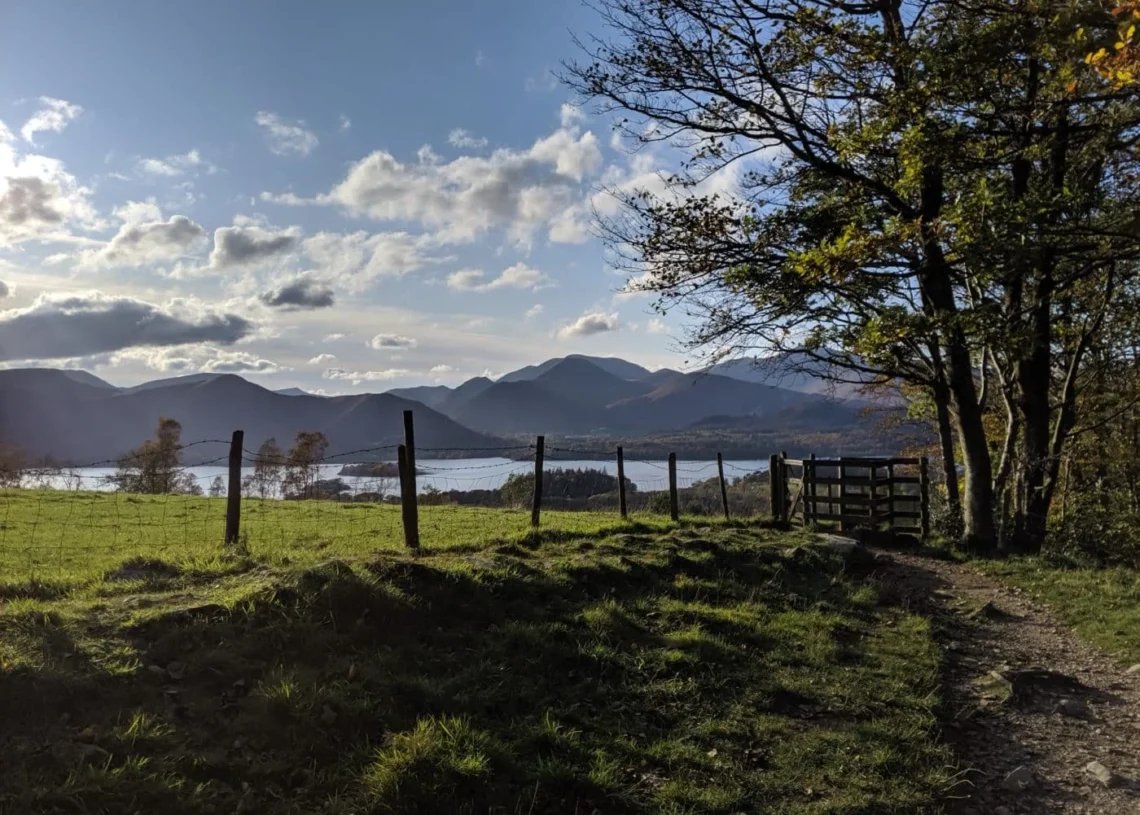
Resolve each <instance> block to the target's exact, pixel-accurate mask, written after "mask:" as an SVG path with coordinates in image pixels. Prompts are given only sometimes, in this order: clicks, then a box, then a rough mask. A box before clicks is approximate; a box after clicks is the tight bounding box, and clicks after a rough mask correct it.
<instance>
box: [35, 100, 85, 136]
mask: <svg viewBox="0 0 1140 815" xmlns="http://www.w3.org/2000/svg"><path fill="white" fill-rule="evenodd" d="M40 105H41V107H40V109H39V110H37V111H36V112H35V113H33V114H32V116H31V118H30V119H28V121H26V122H24V126H23V127H21V128H20V135H21V136H23V137H24V141H26V142H28V143H29V144H35V143H36V142H35V139H34V138H33V137H34V136H35V135H36V134H37V133H47V132H51V133H62V132H63V129H64V128H65V127H67V126H68V124H70V123H71V122H72V121H74V120H75V119H76V118H77V117H78V116H79V114H81V113H82V112H83V108H81V107H80V106H79V105H73V104H72V103H71V102H66V101H64V100H63V99H53V98H52V97H50V96H41V97H40Z"/></svg>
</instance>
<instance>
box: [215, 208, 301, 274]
mask: <svg viewBox="0 0 1140 815" xmlns="http://www.w3.org/2000/svg"><path fill="white" fill-rule="evenodd" d="M242 223H246V224H248V219H243V220H242ZM300 237H301V230H300V229H298V228H297V227H290V228H288V229H281V230H273V229H266V228H265V227H262V226H253V225H239V226H223V227H219V228H218V229H216V230H214V250H213V251H212V252H211V253H210V268H211V269H214V270H224V269H230V268H234V267H242V266H256V265H258V264H260V263H264V262H266V261H268V260H272V259H273V258H276V257H280V256H282V255H286V254H288V253H290V252H292V251H293V250H294V249H295V248H296V247H297V245H298V242H299V240H300Z"/></svg>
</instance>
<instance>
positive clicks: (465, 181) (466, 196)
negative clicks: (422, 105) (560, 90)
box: [262, 127, 602, 245]
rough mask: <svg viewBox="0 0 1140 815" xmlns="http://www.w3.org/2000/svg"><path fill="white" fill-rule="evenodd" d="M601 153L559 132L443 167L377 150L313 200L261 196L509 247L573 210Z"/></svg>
mask: <svg viewBox="0 0 1140 815" xmlns="http://www.w3.org/2000/svg"><path fill="white" fill-rule="evenodd" d="M601 164H602V155H601V151H600V150H599V148H598V142H597V139H596V138H595V136H594V134H593V133H590V132H586V133H580V132H579V130H578V128H576V127H574V128H561V129H559V130H557V131H555V132H554V133H552V134H551V135H549V136H547V137H545V138H542V139H539V140H538V141H536V142H535V143H534V144H533V145H532V146H531V147H530V148H529V149H527V150H509V149H500V150H495V151H494V152H493V153H491V155H489V156H486V157H481V156H460V157H459V158H456V159H454V160H452V161H449V162H446V163H442V162H441V163H432V162H425V161H423V155H421V156H420V161H419V163H416V164H404V163H401V162H400V161H398V160H397V159H396V158H395V157H394V156H393V155H392V154H391V153H387V152H385V151H383V150H378V151H376V152H374V153H372V154H371V155H369V156H367V157H365V158H364V159H362V160H361V161H359V162H357V163H356V164H355V165H353V166H352V167H351V168H350V169H349V171H348V175H347V176H346V177H345V179H344V181H342V182H341V183H340V184H338V185H337V186H336V187H334V188H333V189H332V190H331V191H330V192H329V193H327V194H324V195H319V196H317V197H316V198H313V199H302V198H298V197H297V196H295V195H292V194H285V195H272V194H268V193H266V194H263V195H262V198H263V199H264V200H269V201H274V202H276V203H281V204H291V205H299V204H324V205H337V206H340V207H343V208H344V209H345V210H347V211H348V212H350V213H351V214H353V215H359V216H366V217H369V218H373V219H374V220H377V221H415V222H418V223H419V224H421V225H423V226H425V227H428V228H431V229H434V230H438V232H437V236H436V237H437V239H438V240H440V241H446V242H464V241H472V240H475V239H476V238H477V237H479V236H480V235H481V234H483V233H485V232H487V231H488V230H490V229H494V228H503V229H506V230H507V234H508V237H509V238H510V240H511V241H512V242H513V243H515V244H516V245H526V244H528V243H529V242H530V241H531V239H532V238H533V235H534V233H535V231H536V230H537V229H539V228H541V227H542V226H543V225H544V224H547V223H548V222H549V221H550V220H551V219H552V218H554V217H555V216H556V215H557V214H558V213H560V212H562V211H564V210H565V209H566V208H568V207H570V206H573V205H574V204H575V203H576V202H577V201H578V198H579V196H580V190H581V186H582V184H583V182H584V181H585V180H586V179H587V178H589V177H591V176H593V175H594V174H595V173H597V172H598V171H599V170H600V168H601Z"/></svg>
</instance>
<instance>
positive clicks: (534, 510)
mask: <svg viewBox="0 0 1140 815" xmlns="http://www.w3.org/2000/svg"><path fill="white" fill-rule="evenodd" d="M545 456H546V437H545V436H539V437H538V439H536V440H535V444H534V499H533V501H532V502H531V506H530V525H531V526H533V527H534V528H535V529H537V528H538V520H539V515H540V514H541V513H542V460H543V458H545Z"/></svg>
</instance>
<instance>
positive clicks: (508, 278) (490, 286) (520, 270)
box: [447, 263, 550, 292]
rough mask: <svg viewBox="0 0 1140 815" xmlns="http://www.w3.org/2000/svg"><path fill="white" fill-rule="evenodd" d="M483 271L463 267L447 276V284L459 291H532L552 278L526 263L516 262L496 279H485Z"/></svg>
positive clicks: (543, 285)
mask: <svg viewBox="0 0 1140 815" xmlns="http://www.w3.org/2000/svg"><path fill="white" fill-rule="evenodd" d="M483 277H484V275H483V272H482V270H480V269H461V270H460V271H458V272H453V273H452V274H450V275H448V277H447V285H448V286H449V287H450V288H452V289H456V290H457V291H477V292H485V291H493V290H495V289H531V290H532V291H535V290H538V289H540V288H544V287H545V286H546V285H549V284H550V278H549V277H547V276H546V275H545V274H544V273H542V272H540V271H538V269H532V268H530V267H529V266H527V265H526V264H525V263H516V264H515V265H514V266H511V267H509V268H507V269H504V270H503V272H502V274H500V275H499V276H498V277H496V278H495V279H494V280H490V281H488V282H486V283H484V282H482V281H483Z"/></svg>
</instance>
